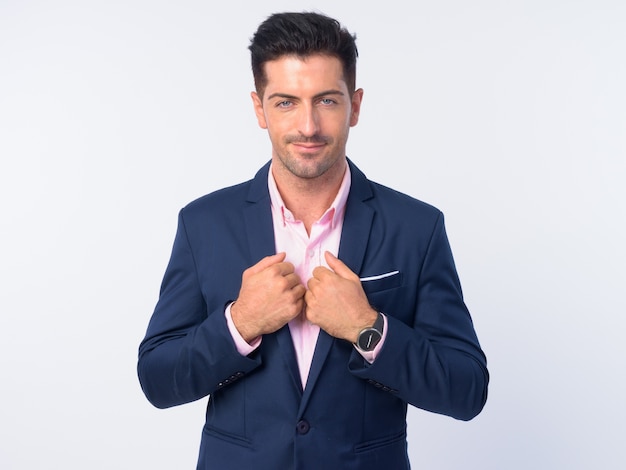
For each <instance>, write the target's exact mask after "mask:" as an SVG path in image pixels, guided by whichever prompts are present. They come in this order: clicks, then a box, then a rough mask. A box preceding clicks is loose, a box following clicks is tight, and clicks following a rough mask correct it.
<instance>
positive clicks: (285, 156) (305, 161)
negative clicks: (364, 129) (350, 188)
mask: <svg viewBox="0 0 626 470" xmlns="http://www.w3.org/2000/svg"><path fill="white" fill-rule="evenodd" d="M293 143H324V144H325V148H324V149H323V154H322V155H320V154H314V155H299V154H296V153H294V152H291V151H289V145H290V144H293ZM333 143H334V140H333V139H332V138H331V137H327V136H317V135H315V136H313V137H302V136H287V137H286V138H285V140H284V147H283V150H284V151H283V152H281V153H280V154H277V156H278V159H279V160H280V161H281V163H282V165H283V166H284V167H285V168H286V169H287V170H288V171H289V172H290V173H291V174H292V175H294V176H296V177H298V178H302V179H307V180H311V179H315V178H319V177H320V176H322V175H324V174H325V173H326V172H327V171H328V170H329V169H330V168H332V166H333V165H335V164H336V163H337V161H338V160H339V159H340V158H341V156H333V155H332V154H329V153H327V152H332V151H333V150H334V151H337V150H336V149H334V148H333Z"/></svg>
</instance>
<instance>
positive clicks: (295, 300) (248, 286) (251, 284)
mask: <svg viewBox="0 0 626 470" xmlns="http://www.w3.org/2000/svg"><path fill="white" fill-rule="evenodd" d="M285 256H286V254H285V253H277V254H275V255H272V256H267V257H265V258H263V259H262V260H261V261H259V262H258V263H257V264H255V265H254V266H251V267H250V268H248V269H246V270H245V271H244V272H243V275H242V280H241V289H240V291H239V297H238V298H237V300H236V301H235V303H234V304H233V305H232V306H231V309H230V313H231V316H232V319H233V323H234V324H235V327H236V328H237V331H239V334H240V335H241V337H242V338H243V339H244V340H245V341H246V342H248V343H251V342H252V341H253V340H254V339H255V338H257V337H259V336H261V335H263V334H268V333H273V332H275V331H276V330H278V329H280V328H281V327H282V326H283V325H285V324H286V323H288V322H289V321H290V320H292V319H293V318H295V317H296V316H298V314H299V313H300V312H301V311H302V309H303V307H304V294H305V292H306V288H305V287H304V286H303V285H302V282H301V281H300V278H299V277H298V275H297V274H296V273H295V271H294V266H293V264H291V263H289V262H286V261H285Z"/></svg>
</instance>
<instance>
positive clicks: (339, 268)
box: [324, 251, 356, 279]
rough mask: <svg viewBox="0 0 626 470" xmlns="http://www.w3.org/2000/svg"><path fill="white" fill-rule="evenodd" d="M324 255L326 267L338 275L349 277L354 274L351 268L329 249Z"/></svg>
mask: <svg viewBox="0 0 626 470" xmlns="http://www.w3.org/2000/svg"><path fill="white" fill-rule="evenodd" d="M324 257H325V258H326V262H327V263H328V267H329V268H330V269H332V270H333V271H335V273H336V274H338V275H339V276H341V277H343V278H345V279H350V278H353V277H354V276H356V274H354V272H352V270H351V269H350V268H349V267H348V266H346V265H345V264H344V262H343V261H341V260H340V259H339V258H337V257H336V256H335V255H333V254H332V253H331V252H330V251H326V252H325V253H324Z"/></svg>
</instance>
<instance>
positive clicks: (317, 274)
mask: <svg viewBox="0 0 626 470" xmlns="http://www.w3.org/2000/svg"><path fill="white" fill-rule="evenodd" d="M327 274H333V272H332V271H331V270H330V269H328V268H327V267H326V266H317V267H316V268H315V269H313V271H312V272H311V276H312V277H311V279H322V277H323V276H325V275H327Z"/></svg>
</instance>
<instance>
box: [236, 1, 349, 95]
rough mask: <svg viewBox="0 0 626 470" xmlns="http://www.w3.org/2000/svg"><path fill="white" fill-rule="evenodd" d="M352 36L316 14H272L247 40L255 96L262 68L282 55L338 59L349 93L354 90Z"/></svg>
mask: <svg viewBox="0 0 626 470" xmlns="http://www.w3.org/2000/svg"><path fill="white" fill-rule="evenodd" d="M355 40H356V36H355V35H353V34H350V33H349V32H348V30H347V29H345V28H343V27H342V26H341V24H339V22H338V21H337V20H335V19H333V18H330V17H328V16H325V15H322V14H319V13H309V12H303V13H276V14H274V15H271V16H270V17H269V18H267V19H266V20H265V21H264V22H263V23H261V25H260V26H259V28H258V29H257V31H256V33H255V34H254V36H253V38H252V40H251V41H250V46H249V48H248V49H250V53H251V56H252V74H253V76H254V85H255V87H256V90H257V93H259V95H262V94H263V91H264V90H265V87H266V86H267V76H266V75H265V68H264V65H265V63H266V62H269V61H271V60H276V59H279V58H280V57H282V56H286V55H295V56H298V57H301V58H305V57H308V56H310V55H314V54H325V55H329V56H333V57H336V58H338V59H339V60H340V61H341V64H342V65H343V74H344V79H345V81H346V84H347V85H348V90H349V92H350V94H352V93H354V90H355V88H356V59H357V57H358V55H359V53H358V51H357V48H356V43H355Z"/></svg>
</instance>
